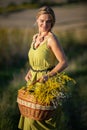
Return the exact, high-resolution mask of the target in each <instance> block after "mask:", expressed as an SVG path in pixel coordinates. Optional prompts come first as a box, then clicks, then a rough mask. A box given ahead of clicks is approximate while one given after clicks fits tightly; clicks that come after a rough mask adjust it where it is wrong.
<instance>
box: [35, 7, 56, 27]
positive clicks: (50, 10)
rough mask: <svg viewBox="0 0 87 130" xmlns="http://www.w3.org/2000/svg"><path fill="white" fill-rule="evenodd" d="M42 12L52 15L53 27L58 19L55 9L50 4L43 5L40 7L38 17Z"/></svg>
mask: <svg viewBox="0 0 87 130" xmlns="http://www.w3.org/2000/svg"><path fill="white" fill-rule="evenodd" d="M42 14H48V15H49V16H50V17H51V28H52V27H53V26H54V24H55V21H56V20H55V14H54V11H53V10H52V9H51V8H50V7H49V6H43V7H41V8H40V9H39V11H38V13H37V16H36V18H37V19H38V17H39V16H40V15H42Z"/></svg>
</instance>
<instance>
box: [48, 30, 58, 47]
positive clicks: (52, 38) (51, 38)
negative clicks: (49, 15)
mask: <svg viewBox="0 0 87 130" xmlns="http://www.w3.org/2000/svg"><path fill="white" fill-rule="evenodd" d="M55 44H56V45H58V44H59V41H58V38H57V36H56V35H55V34H54V33H52V32H50V33H49V37H48V46H49V47H51V46H53V45H55Z"/></svg>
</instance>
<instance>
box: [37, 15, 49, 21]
mask: <svg viewBox="0 0 87 130" xmlns="http://www.w3.org/2000/svg"><path fill="white" fill-rule="evenodd" d="M38 18H39V19H46V20H51V16H50V15H49V14H41V15H40V16H39V17H38Z"/></svg>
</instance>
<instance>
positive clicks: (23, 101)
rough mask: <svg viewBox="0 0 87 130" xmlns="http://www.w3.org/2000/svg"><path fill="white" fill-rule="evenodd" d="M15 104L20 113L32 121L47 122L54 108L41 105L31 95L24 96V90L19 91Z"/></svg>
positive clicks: (51, 105)
mask: <svg viewBox="0 0 87 130" xmlns="http://www.w3.org/2000/svg"><path fill="white" fill-rule="evenodd" d="M17 103H18V107H19V110H20V113H21V114H22V115H23V116H25V117H28V118H32V119H34V120H47V119H49V118H50V117H52V115H53V113H54V112H55V107H54V106H53V104H52V103H51V104H50V105H41V104H40V103H38V101H37V100H36V99H35V98H34V96H33V95H32V94H26V91H25V90H22V89H21V90H19V92H18V97H17Z"/></svg>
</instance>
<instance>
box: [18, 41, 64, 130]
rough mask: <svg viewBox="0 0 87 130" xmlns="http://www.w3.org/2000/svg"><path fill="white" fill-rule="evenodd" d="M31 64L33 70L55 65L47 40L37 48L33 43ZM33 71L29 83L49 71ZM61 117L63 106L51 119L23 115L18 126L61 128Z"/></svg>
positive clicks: (26, 129)
mask: <svg viewBox="0 0 87 130" xmlns="http://www.w3.org/2000/svg"><path fill="white" fill-rule="evenodd" d="M28 57H29V64H30V66H31V67H32V68H33V70H47V69H48V68H51V67H53V66H55V64H56V57H55V56H54V54H53V52H52V51H51V49H49V48H48V47H47V40H45V41H44V43H43V44H42V45H40V46H39V47H38V48H37V49H34V47H33V44H31V48H30V50H29V53H28ZM33 70H32V69H31V70H30V71H31V75H32V79H31V81H29V82H28V83H27V85H29V84H30V83H31V82H33V81H35V80H37V79H38V78H40V77H41V76H42V75H44V74H46V73H47V72H49V71H33ZM60 118H61V106H59V107H58V109H57V110H56V112H55V114H54V116H53V117H52V118H50V119H49V120H42V121H38V120H33V119H31V118H27V117H23V116H22V115H21V117H20V121H19V125H18V128H20V129H22V130H59V129H58V128H59V124H60Z"/></svg>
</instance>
